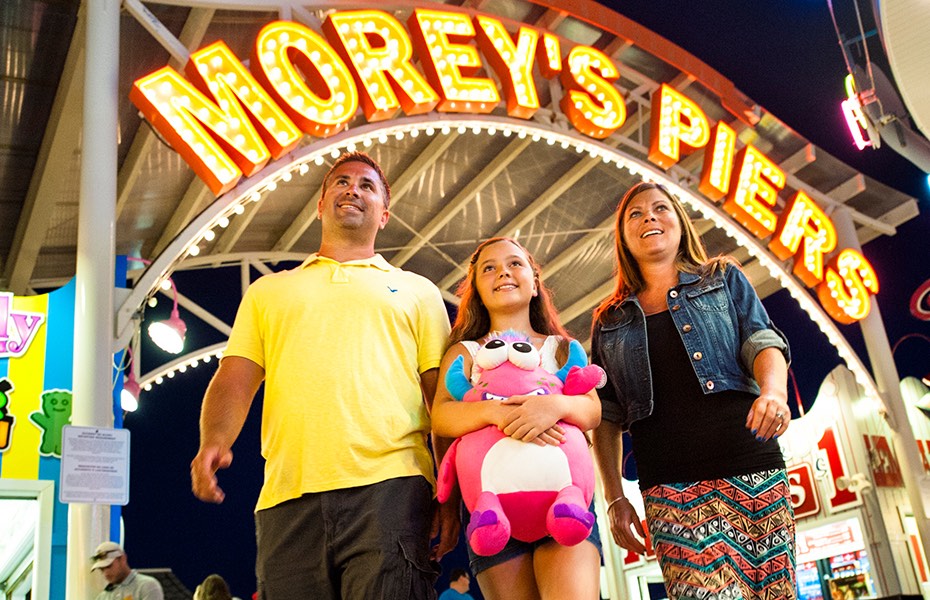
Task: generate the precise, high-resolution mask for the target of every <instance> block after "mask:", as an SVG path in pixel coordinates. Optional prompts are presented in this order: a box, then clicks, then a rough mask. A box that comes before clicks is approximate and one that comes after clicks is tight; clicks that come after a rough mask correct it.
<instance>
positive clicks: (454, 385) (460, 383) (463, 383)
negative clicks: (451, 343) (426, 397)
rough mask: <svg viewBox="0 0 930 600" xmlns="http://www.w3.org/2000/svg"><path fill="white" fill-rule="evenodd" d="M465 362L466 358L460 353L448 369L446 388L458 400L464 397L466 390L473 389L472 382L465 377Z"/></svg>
mask: <svg viewBox="0 0 930 600" xmlns="http://www.w3.org/2000/svg"><path fill="white" fill-rule="evenodd" d="M464 364H465V359H464V358H463V357H462V356H461V355H460V356H458V357H457V358H456V359H455V360H454V361H452V365H451V366H450V367H449V370H448V371H446V389H447V390H449V394H451V395H452V397H453V398H455V399H456V400H461V399H462V398H464V397H465V392H467V391H468V390H470V389H471V382H470V381H468V377H465V369H464V368H463V365H464Z"/></svg>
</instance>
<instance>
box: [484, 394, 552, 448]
mask: <svg viewBox="0 0 930 600" xmlns="http://www.w3.org/2000/svg"><path fill="white" fill-rule="evenodd" d="M563 398H564V396H560V395H542V396H539V395H531V396H511V397H510V398H506V399H504V400H502V401H501V404H502V405H503V406H505V407H511V410H510V412H509V413H508V414H507V415H506V417H505V418H504V420H503V422H502V423H501V425H500V430H501V431H502V432H504V434H505V435H508V436H510V437H512V438H514V439H516V440H521V441H524V442H535V443H537V444H540V445H545V444H552V445H558V444H561V443H562V441H563V440H564V439H565V436H564V430H562V428H561V427H560V426H558V425H557V424H558V422H559V419H560V418H561V417H562V414H563V413H564V407H563V405H562V399H563Z"/></svg>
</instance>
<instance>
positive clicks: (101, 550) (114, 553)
mask: <svg viewBox="0 0 930 600" xmlns="http://www.w3.org/2000/svg"><path fill="white" fill-rule="evenodd" d="M123 554H125V552H123V547H122V546H120V545H119V544H117V543H116V542H104V543H102V544H100V545H99V546H97V550H96V551H94V555H93V556H91V557H90V559H91V560H92V561H94V565H93V566H92V567H91V568H90V570H91V571H95V570H97V569H104V568H106V567H109V566H110V565H111V564H112V563H113V561H114V560H116V559H117V558H119V557H120V556H122V555H123Z"/></svg>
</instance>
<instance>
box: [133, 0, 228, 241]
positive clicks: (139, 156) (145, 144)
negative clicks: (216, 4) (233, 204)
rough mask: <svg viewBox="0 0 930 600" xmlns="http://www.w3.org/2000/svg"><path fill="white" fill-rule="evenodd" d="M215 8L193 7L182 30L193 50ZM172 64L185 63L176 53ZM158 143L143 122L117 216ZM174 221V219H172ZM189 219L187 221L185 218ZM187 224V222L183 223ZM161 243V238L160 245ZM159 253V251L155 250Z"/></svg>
mask: <svg viewBox="0 0 930 600" xmlns="http://www.w3.org/2000/svg"><path fill="white" fill-rule="evenodd" d="M214 12H215V10H214V9H212V8H192V9H191V11H190V14H189V15H188V17H187V21H186V22H185V23H184V28H183V29H182V30H181V37H180V40H179V41H180V43H181V44H182V45H183V46H184V47H185V48H188V49H190V50H193V49H195V48H197V47H198V46H200V43H201V42H202V41H203V37H204V35H205V34H206V32H207V27H208V26H209V25H210V21H212V20H213V13H214ZM168 65H169V66H171V67H173V68H175V69H180V68H182V67H183V66H184V65H182V64H181V61H179V60H177V59H176V58H174V57H172V58H171V59H170V60H169V61H168ZM157 143H158V138H157V137H156V136H155V134H154V133H153V132H152V129H151V128H150V127H148V126H146V125H145V123H142V124H141V125H140V126H139V129H137V130H136V135H135V137H133V138H132V144H131V145H130V146H129V152H128V153H127V154H126V158H125V159H123V165H122V166H121V167H120V170H119V174H118V175H117V178H116V218H117V220H118V219H119V216H120V214H122V212H123V209H124V208H125V207H126V202H127V201H128V200H129V197H130V195H131V194H132V188H133V187H134V186H135V183H136V181H137V180H138V179H139V176H140V175H141V174H142V171H143V167H144V166H145V162H146V158H147V157H148V155H149V153H150V152H151V151H152V149H153V148H155V147H156V145H157ZM172 221H174V219H172ZM185 223H186V222H185ZM182 228H183V224H182ZM180 230H181V229H180V228H178V229H177V230H176V231H175V232H174V233H172V234H170V235H169V234H168V233H166V231H167V230H166V231H165V232H162V237H165V235H169V238H168V239H169V240H170V239H171V238H172V237H174V236H175V235H177V232H178V231H180ZM158 246H161V247H162V248H164V246H163V245H161V240H159V244H157V245H156V247H158ZM155 254H157V252H156V253H155Z"/></svg>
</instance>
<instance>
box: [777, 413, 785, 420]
mask: <svg viewBox="0 0 930 600" xmlns="http://www.w3.org/2000/svg"><path fill="white" fill-rule="evenodd" d="M775 418H776V419H778V420H779V421H784V420H785V413H782V412H777V413H775Z"/></svg>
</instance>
